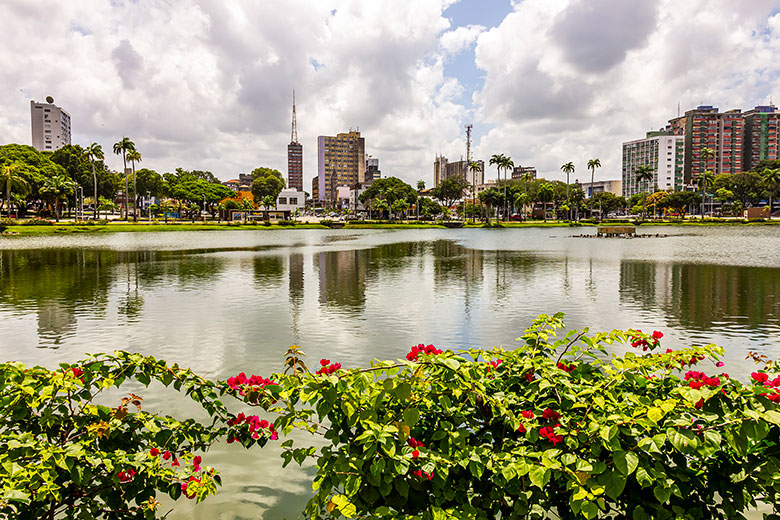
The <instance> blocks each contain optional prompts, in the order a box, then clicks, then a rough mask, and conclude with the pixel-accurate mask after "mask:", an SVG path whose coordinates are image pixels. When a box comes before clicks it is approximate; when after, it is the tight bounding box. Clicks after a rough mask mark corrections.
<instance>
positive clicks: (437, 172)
mask: <svg viewBox="0 0 780 520" xmlns="http://www.w3.org/2000/svg"><path fill="white" fill-rule="evenodd" d="M472 162H476V163H478V164H479V166H480V168H479V170H478V171H477V170H474V171H472V170H470V169H469V167H468V166H469V163H468V161H455V162H449V161H448V160H447V158H446V157H443V156H438V155H437V156H436V160H435V161H434V162H433V186H434V187H436V186H438V185H439V184H441V183H442V181H444V180H446V179H449V178H450V177H455V176H457V177H460V178H462V179H465V180H466V182H467V183H469V184H484V182H485V162H484V161H472Z"/></svg>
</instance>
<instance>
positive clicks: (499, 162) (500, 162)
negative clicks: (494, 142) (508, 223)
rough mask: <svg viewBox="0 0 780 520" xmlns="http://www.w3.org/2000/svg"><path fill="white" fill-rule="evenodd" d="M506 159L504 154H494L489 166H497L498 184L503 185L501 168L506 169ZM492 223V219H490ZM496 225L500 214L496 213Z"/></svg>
mask: <svg viewBox="0 0 780 520" xmlns="http://www.w3.org/2000/svg"><path fill="white" fill-rule="evenodd" d="M505 159H506V156H505V155H504V154H502V153H494V154H493V155H492V156H491V157H490V160H489V161H488V164H489V165H490V166H495V167H496V170H497V171H498V179H497V182H498V183H499V184H500V183H501V168H503V167H504V161H505ZM488 221H490V219H488ZM496 223H498V212H496Z"/></svg>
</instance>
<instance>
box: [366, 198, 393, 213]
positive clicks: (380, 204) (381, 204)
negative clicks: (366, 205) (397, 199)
mask: <svg viewBox="0 0 780 520" xmlns="http://www.w3.org/2000/svg"><path fill="white" fill-rule="evenodd" d="M371 206H372V207H373V208H374V209H376V210H377V211H379V212H380V215H382V216H384V212H385V211H388V212H389V211H390V204H388V203H387V201H386V200H385V199H376V200H372V202H371Z"/></svg>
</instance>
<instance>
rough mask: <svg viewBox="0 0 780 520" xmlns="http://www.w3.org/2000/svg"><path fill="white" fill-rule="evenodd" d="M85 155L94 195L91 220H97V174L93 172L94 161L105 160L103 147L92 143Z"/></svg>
mask: <svg viewBox="0 0 780 520" xmlns="http://www.w3.org/2000/svg"><path fill="white" fill-rule="evenodd" d="M85 153H86V155H87V159H89V162H90V164H91V165H92V188H93V191H94V194H95V207H94V210H93V215H92V218H95V219H96V218H97V216H98V214H97V211H98V209H97V207H98V182H97V172H96V171H95V161H101V162H102V161H103V159H105V158H106V156H105V154H104V153H103V147H101V146H100V145H99V144H98V143H92V144H91V145H89V146H88V147H87V149H86V150H85Z"/></svg>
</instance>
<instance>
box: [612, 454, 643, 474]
mask: <svg viewBox="0 0 780 520" xmlns="http://www.w3.org/2000/svg"><path fill="white" fill-rule="evenodd" d="M612 460H613V461H614V462H615V467H616V468H617V469H618V470H619V471H620V472H621V473H622V474H623V475H626V476H628V475H630V474H631V473H633V472H634V470H635V469H636V467H637V465H638V464H639V457H638V456H637V454H636V453H634V452H631V451H629V452H625V451H616V452H614V453H613V454H612Z"/></svg>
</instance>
